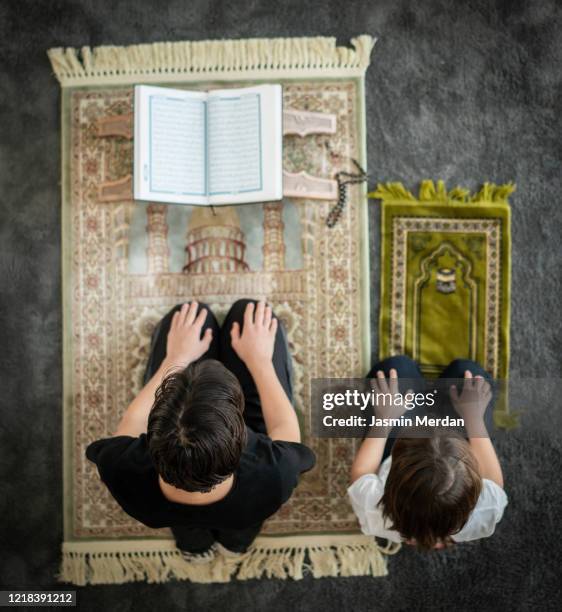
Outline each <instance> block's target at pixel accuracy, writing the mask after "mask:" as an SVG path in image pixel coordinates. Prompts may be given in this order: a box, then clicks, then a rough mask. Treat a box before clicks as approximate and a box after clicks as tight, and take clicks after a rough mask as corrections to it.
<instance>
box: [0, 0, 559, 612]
mask: <svg viewBox="0 0 562 612" xmlns="http://www.w3.org/2000/svg"><path fill="white" fill-rule="evenodd" d="M561 26H562V10H561V5H560V2H557V1H555V0H544V1H530V0H504V1H500V0H472V1H466V2H465V1H458V0H457V1H455V2H453V1H452V0H450V1H446V0H426V1H425V2H423V3H421V2H417V3H416V2H412V1H407V0H378V1H376V0H365V1H353V0H348V1H347V2H340V1H337V0H323V1H322V2H320V1H319V0H307V2H303V1H296V0H290V1H286V2H283V1H278V2H263V1H260V0H253V1H248V0H242V1H239V2H232V1H231V2H220V1H215V0H210V1H205V0H185V1H183V2H182V1H179V0H160V1H154V0H137V1H120V2H112V1H108V0H96V1H95V0H75V1H70V0H66V1H65V0H52V1H42V2H40V1H27V0H3V2H2V3H1V4H0V113H1V114H0V117H1V126H2V128H1V132H0V147H1V148H0V194H1V198H2V200H1V203H0V207H1V208H0V210H1V213H2V214H1V217H0V253H1V257H0V261H1V264H0V275H1V276H0V279H1V285H0V286H1V296H2V298H1V300H0V325H1V336H0V337H1V339H2V346H3V348H2V351H1V353H0V373H1V374H0V376H1V391H2V392H1V394H0V401H1V412H0V416H1V418H0V488H1V490H0V586H1V587H2V588H5V587H8V586H9V587H28V588H29V587H33V586H41V587H42V588H46V587H47V586H48V585H50V584H52V582H53V575H54V573H55V571H56V569H57V565H58V561H59V545H60V542H61V539H62V519H61V513H60V509H61V506H62V500H61V496H62V491H61V469H62V465H61V426H60V424H61V302H60V292H61V275H60V210H59V175H60V162H59V151H60V146H59V87H58V84H57V82H56V81H55V79H54V77H53V76H52V74H51V71H50V66H49V64H48V61H47V57H46V55H45V51H46V49H47V48H49V47H52V46H78V47H79V46H82V45H98V44H111V43H114V44H131V43H137V42H148V41H160V40H181V39H192V40H197V39H205V38H238V37H254V36H304V35H308V36H310V35H334V36H337V39H338V43H339V44H346V43H347V41H348V40H349V38H350V37H351V36H353V35H356V34H359V33H370V34H374V35H376V36H378V37H379V42H378V43H377V45H376V48H375V51H374V55H373V63H372V66H371V68H370V69H369V72H368V77H367V113H368V116H367V125H368V155H369V170H370V173H371V183H372V184H374V183H375V182H376V181H395V180H401V181H403V182H404V183H405V184H406V185H407V186H409V187H410V188H416V187H417V184H418V182H419V181H420V180H421V179H423V178H430V177H433V178H436V179H437V178H443V179H445V180H446V181H447V183H448V185H450V186H453V185H456V184H460V185H464V186H468V187H470V188H475V187H478V186H479V184H480V183H481V182H482V181H484V180H491V181H495V182H505V181H511V180H513V181H515V182H516V183H517V186H518V187H517V192H516V193H515V194H514V196H513V198H512V202H513V291H512V326H511V355H512V376H514V377H516V376H519V377H527V378H537V377H558V378H560V377H561V374H562V372H561V366H562V358H561V351H560V346H561V344H562V324H561V314H560V312H561V302H562V287H561V282H562V281H561V279H562V274H561V267H562V266H561V262H562V249H561V242H562V206H561V203H560V194H561V193H562V185H561V167H560V165H561V158H562V155H561V143H562V140H561V129H560V127H561V126H560V114H561V103H560V100H561V96H562V89H561V79H560V75H561V70H560V66H561V65H562V39H561V37H560V28H561ZM370 231H371V240H372V258H371V261H372V264H373V265H372V309H373V310H372V320H373V322H376V320H377V313H378V216H377V205H376V204H373V205H372V207H371V219H370ZM372 333H373V347H376V346H377V337H376V325H375V324H373V331H372ZM550 389H551V392H550V395H549V396H548V397H546V399H545V398H543V399H541V398H538V396H535V395H531V396H530V397H531V399H530V400H529V401H528V403H527V404H526V405H525V406H521V407H522V408H524V409H525V414H524V416H523V420H522V426H521V428H520V429H519V430H518V431H516V432H514V433H510V434H502V435H501V436H499V438H498V440H497V447H498V452H499V455H500V458H501V461H502V463H503V466H504V470H505V476H506V486H507V490H508V494H509V497H510V504H509V506H508V508H507V510H506V514H505V517H504V520H503V521H502V522H501V524H500V525H499V528H498V531H497V533H496V534H495V535H494V537H493V538H490V539H489V540H486V541H482V542H477V543H473V544H467V545H464V546H458V547H457V548H456V549H455V550H453V551H451V552H445V553H443V552H441V553H435V554H430V555H424V556H422V555H420V554H418V553H416V552H415V551H413V550H403V551H402V552H401V553H400V554H399V555H398V556H396V557H393V558H392V559H391V560H390V562H389V570H390V575H389V577H388V578H385V579H368V578H342V579H322V580H313V579H311V578H310V577H308V578H306V579H304V580H302V581H300V582H293V581H278V580H260V581H250V582H247V583H231V584H228V585H212V586H206V585H192V584H189V583H174V584H166V585H159V586H152V585H146V584H131V585H125V586H100V587H87V588H82V589H79V592H78V598H79V607H80V609H83V610H102V609H107V610H112V611H113V610H145V609H146V610H151V609H155V608H158V609H161V610H181V609H187V610H199V609H201V610H203V609H218V610H221V609H231V610H336V609H339V610H351V609H353V610H372V609H381V610H406V609H408V610H416V609H428V610H429V609H445V608H450V607H454V608H456V609H458V610H474V609H482V610H496V609H497V610H502V609H511V610H531V609H543V610H546V609H559V607H560V602H559V597H560V567H562V550H561V545H560V535H559V534H558V532H557V522H558V512H559V511H560V508H561V506H562V503H561V502H562V493H561V490H560V471H561V470H562V457H561V445H560V436H559V431H560V399H559V394H558V392H557V391H556V390H553V387H552V384H551V387H550Z"/></svg>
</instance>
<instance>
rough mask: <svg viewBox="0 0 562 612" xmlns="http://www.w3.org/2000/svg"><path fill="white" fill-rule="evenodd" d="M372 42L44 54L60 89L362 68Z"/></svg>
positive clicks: (183, 45)
mask: <svg viewBox="0 0 562 612" xmlns="http://www.w3.org/2000/svg"><path fill="white" fill-rule="evenodd" d="M375 40H376V39H374V38H373V37H372V36H369V35H368V34H362V35H360V36H356V37H355V38H352V39H351V45H352V46H353V48H348V47H337V46H336V39H335V37H333V36H316V37H298V38H248V39H240V40H202V41H195V42H192V41H179V42H156V43H149V44H140V45H130V46H126V47H125V46H123V47H117V46H109V45H106V46H100V47H94V48H93V49H92V48H90V47H82V48H81V49H75V48H70V47H68V48H63V47H57V48H52V49H49V50H48V51H47V55H48V56H49V59H50V61H51V65H52V68H53V71H54V73H55V76H56V77H57V79H58V80H59V82H60V83H61V85H62V86H63V87H64V86H68V85H93V84H101V83H109V82H120V83H124V82H132V81H144V80H147V78H146V77H149V76H154V77H156V79H152V80H160V81H170V80H180V79H181V80H185V77H186V75H190V74H195V75H198V74H202V73H203V74H207V73H222V72H228V73H231V72H232V73H235V74H236V77H237V78H239V77H240V76H241V75H240V73H243V72H248V71H251V72H253V73H254V72H256V71H258V72H259V71H262V72H270V71H272V70H273V71H274V70H285V71H299V72H303V71H304V72H305V73H306V72H309V71H314V70H318V69H321V70H333V69H348V70H359V71H360V72H361V71H362V72H364V71H365V70H366V69H367V67H368V65H369V61H370V55H371V51H372V49H373V46H374V44H375ZM127 77H132V78H127ZM178 77H179V78H178ZM148 80H151V79H148Z"/></svg>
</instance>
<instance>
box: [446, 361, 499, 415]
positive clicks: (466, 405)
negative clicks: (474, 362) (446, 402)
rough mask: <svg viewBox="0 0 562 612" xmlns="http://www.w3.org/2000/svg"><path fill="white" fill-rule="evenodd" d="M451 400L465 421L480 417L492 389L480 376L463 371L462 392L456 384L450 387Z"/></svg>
mask: <svg viewBox="0 0 562 612" xmlns="http://www.w3.org/2000/svg"><path fill="white" fill-rule="evenodd" d="M450 394H451V401H452V403H453V406H454V408H455V410H456V411H457V413H458V414H459V416H461V417H462V418H464V419H465V421H467V420H468V419H469V418H470V420H471V421H473V420H474V419H475V418H476V417H479V418H480V419H482V418H483V417H484V413H485V412H486V408H487V406H488V404H489V403H490V400H491V399H492V389H491V387H490V384H489V383H488V381H487V380H486V379H485V378H483V377H482V376H476V377H474V378H473V377H472V372H469V371H468V370H467V371H466V372H465V373H464V383H463V388H462V392H461V394H460V395H459V391H458V389H457V387H456V385H453V386H452V387H451V389H450Z"/></svg>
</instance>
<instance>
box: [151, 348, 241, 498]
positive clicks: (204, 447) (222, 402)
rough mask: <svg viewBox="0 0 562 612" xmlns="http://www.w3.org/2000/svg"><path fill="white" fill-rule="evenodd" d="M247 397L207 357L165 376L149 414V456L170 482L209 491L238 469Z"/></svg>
mask: <svg viewBox="0 0 562 612" xmlns="http://www.w3.org/2000/svg"><path fill="white" fill-rule="evenodd" d="M243 413H244V395H243V393H242V389H241V387H240V383H239V382H238V379H237V378H236V376H235V375H234V374H232V372H230V371H229V370H228V369H227V368H226V367H225V366H224V365H222V363H220V362H219V361H216V360H215V359H205V360H203V361H198V362H195V363H192V364H190V365H189V366H188V367H187V368H185V369H184V370H179V371H176V372H174V373H172V374H169V375H168V376H166V377H165V378H164V380H163V381H162V384H161V385H160V387H158V389H157V391H156V395H155V400H154V404H153V406H152V409H151V411H150V414H149V416H148V428H147V441H148V452H149V454H150V457H151V459H152V461H153V463H154V465H155V467H156V470H157V472H158V473H159V475H160V476H161V477H162V479H163V480H164V482H166V483H168V484H170V485H172V486H174V487H176V488H178V489H183V490H185V491H192V492H194V491H197V492H200V493H206V492H208V491H210V490H211V489H213V488H214V487H216V486H217V485H218V484H220V483H221V482H223V481H224V480H226V479H227V478H228V477H229V476H230V475H231V474H232V473H233V472H234V471H235V470H236V468H237V467H238V465H239V463H240V457H241V455H242V451H243V450H244V447H245V445H246V426H245V424H244V418H243Z"/></svg>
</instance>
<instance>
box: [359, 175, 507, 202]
mask: <svg viewBox="0 0 562 612" xmlns="http://www.w3.org/2000/svg"><path fill="white" fill-rule="evenodd" d="M514 191H515V185H514V184H513V183H505V184H503V185H496V184H494V183H484V184H483V185H482V188H481V189H480V190H479V191H477V192H476V193H474V194H472V195H471V193H470V190H469V189H464V188H463V187H458V186H457V187H454V188H453V189H451V190H450V191H447V189H446V187H445V182H444V181H442V180H439V181H437V183H434V182H433V181H432V180H425V181H422V182H421V183H420V189H419V195H418V197H417V198H416V196H414V195H413V194H412V192H411V191H409V190H408V189H406V187H404V185H403V184H402V183H379V184H378V185H377V188H376V189H375V191H371V192H369V193H368V194H367V196H368V197H369V198H375V199H380V200H385V201H387V202H436V203H440V204H441V203H443V204H447V203H459V204H466V203H469V202H471V203H473V204H482V203H490V202H493V203H499V202H504V203H507V202H508V198H509V196H510V195H511V194H512V193H513V192H514Z"/></svg>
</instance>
